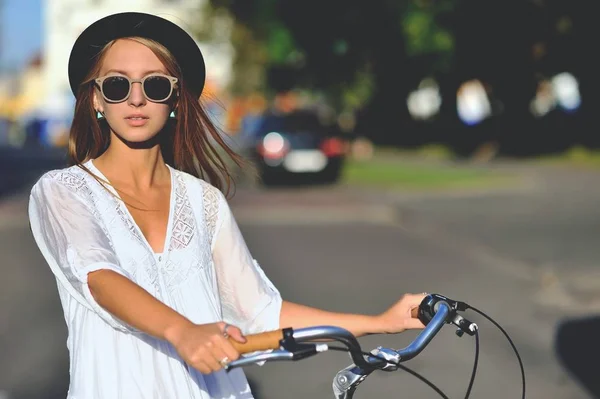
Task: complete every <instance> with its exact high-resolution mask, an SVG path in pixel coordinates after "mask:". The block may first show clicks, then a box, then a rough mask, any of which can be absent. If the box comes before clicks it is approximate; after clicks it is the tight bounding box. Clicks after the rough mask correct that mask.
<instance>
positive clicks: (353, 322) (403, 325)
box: [280, 294, 425, 337]
mask: <svg viewBox="0 0 600 399" xmlns="http://www.w3.org/2000/svg"><path fill="white" fill-rule="evenodd" d="M424 296H425V295H424V294H418V295H413V294H406V295H404V296H403V297H402V299H400V300H399V301H398V302H396V303H395V304H394V305H393V306H392V307H390V308H389V309H388V310H386V311H385V312H384V313H381V314H379V315H375V316H368V315H361V314H351V313H335V312H328V311H325V310H321V309H317V308H312V307H309V306H304V305H300V304H297V303H293V302H288V301H283V304H282V306H281V316H280V326H281V327H282V328H283V327H292V328H302V327H312V326H320V325H328V326H337V327H341V328H344V329H346V330H348V331H350V332H351V333H352V334H354V335H355V336H357V337H360V336H363V335H367V334H383V333H390V334H391V333H399V332H402V331H404V330H407V329H415V328H423V327H424V326H423V324H422V323H421V322H420V321H419V320H418V319H414V318H412V316H411V312H412V310H413V309H414V308H416V307H418V306H419V304H420V303H421V301H422V300H423V297H424Z"/></svg>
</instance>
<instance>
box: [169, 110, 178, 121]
mask: <svg viewBox="0 0 600 399" xmlns="http://www.w3.org/2000/svg"><path fill="white" fill-rule="evenodd" d="M169 118H172V119H175V118H177V117H176V116H175V110H173V111H171V114H170V115H169Z"/></svg>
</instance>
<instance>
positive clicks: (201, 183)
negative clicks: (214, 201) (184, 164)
mask: <svg viewBox="0 0 600 399" xmlns="http://www.w3.org/2000/svg"><path fill="white" fill-rule="evenodd" d="M175 170H176V173H177V174H178V175H179V176H180V177H181V179H182V180H183V181H184V182H185V185H186V186H190V185H195V186H196V187H200V188H201V189H202V193H203V195H204V196H207V195H208V196H211V197H217V198H218V197H220V196H223V193H222V192H221V190H219V189H218V188H217V187H215V186H214V185H212V184H211V183H209V182H207V181H206V180H204V179H201V178H199V177H196V176H194V175H192V174H190V173H187V172H184V171H182V170H179V169H175Z"/></svg>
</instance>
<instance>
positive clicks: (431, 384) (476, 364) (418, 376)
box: [328, 302, 526, 399]
mask: <svg viewBox="0 0 600 399" xmlns="http://www.w3.org/2000/svg"><path fill="white" fill-rule="evenodd" d="M461 305H463V307H464V308H465V309H471V310H473V311H474V312H476V313H479V314H480V315H481V316H483V317H485V318H486V319H487V320H488V321H490V322H491V323H492V324H494V326H496V327H497V328H498V329H499V330H500V331H501V332H502V333H503V334H504V336H505V337H506V339H507V340H508V342H509V344H510V346H511V347H512V349H513V351H514V352H515V355H516V356H517V360H518V362H519V367H520V369H521V380H522V383H523V391H522V396H521V398H522V399H525V387H526V384H525V368H524V367H523V361H522V360H521V356H520V355H519V351H518V350H517V348H516V346H515V344H514V343H513V341H512V339H510V336H509V335H508V333H507V332H506V331H505V330H504V329H503V328H502V327H501V326H500V324H498V323H497V322H496V321H495V320H494V319H492V318H491V317H490V316H488V315H487V314H485V313H484V312H482V311H481V310H479V309H477V308H475V307H473V306H471V305H469V304H467V303H464V302H461ZM473 335H475V359H474V362H473V372H472V373H471V379H470V381H469V385H468V388H467V392H466V394H465V399H468V398H469V396H470V395H471V390H472V389H473V384H474V382H475V376H476V374H477V366H478V364H479V329H478V328H477V327H475V331H474V334H473ZM328 348H329V349H330V350H335V351H340V352H350V350H349V349H348V348H345V347H340V346H329V345H328ZM361 354H362V355H363V356H370V357H373V358H376V359H379V360H382V361H384V362H385V363H390V364H393V365H394V366H396V367H398V368H399V369H401V370H404V371H406V372H407V373H409V374H411V375H413V376H415V377H417V378H418V379H419V380H421V381H422V382H424V383H425V384H427V385H428V386H429V387H430V388H431V389H433V390H434V391H435V392H436V393H438V394H439V395H440V396H441V397H442V398H444V399H448V396H447V395H446V394H445V393H444V392H443V391H442V390H441V389H439V388H438V387H437V386H436V385H435V384H433V383H432V382H431V381H429V380H428V379H427V378H425V377H423V376H422V375H421V374H419V373H417V372H416V371H414V370H412V369H410V368H408V367H406V366H404V365H402V364H401V363H400V362H395V361H392V360H388V359H385V358H384V357H381V356H377V355H374V354H372V353H369V352H362V351H361Z"/></svg>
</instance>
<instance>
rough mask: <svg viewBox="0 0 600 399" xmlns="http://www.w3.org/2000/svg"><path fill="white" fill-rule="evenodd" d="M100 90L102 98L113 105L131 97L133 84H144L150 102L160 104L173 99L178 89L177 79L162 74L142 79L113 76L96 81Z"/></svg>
mask: <svg viewBox="0 0 600 399" xmlns="http://www.w3.org/2000/svg"><path fill="white" fill-rule="evenodd" d="M95 82H96V84H97V85H98V87H99V88H100V92H101V93H102V97H104V99H105V100H106V101H108V102H111V103H120V102H122V101H125V100H127V99H128V98H129V96H130V95H131V85H132V84H133V83H141V84H142V92H143V93H144V97H146V98H147V99H148V100H150V101H152V102H155V103H160V102H163V101H166V100H168V99H169V97H171V94H172V93H173V90H174V89H176V88H177V84H176V83H177V78H174V77H173V76H167V75H162V74H152V75H148V76H145V77H143V78H142V79H129V78H128V77H126V76H120V75H111V76H104V77H102V78H98V79H96V80H95Z"/></svg>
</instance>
